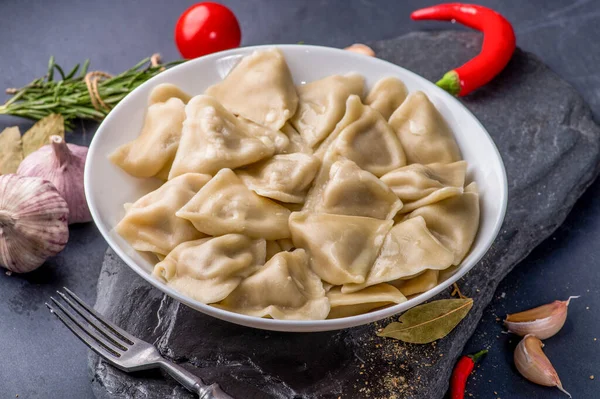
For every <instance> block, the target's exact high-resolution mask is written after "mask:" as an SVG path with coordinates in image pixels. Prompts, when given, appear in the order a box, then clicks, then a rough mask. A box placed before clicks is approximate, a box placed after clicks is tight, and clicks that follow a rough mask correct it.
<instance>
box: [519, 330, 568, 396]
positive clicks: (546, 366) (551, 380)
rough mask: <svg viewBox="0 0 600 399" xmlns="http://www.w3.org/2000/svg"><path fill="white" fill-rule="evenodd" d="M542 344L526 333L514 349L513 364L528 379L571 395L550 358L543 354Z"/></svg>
mask: <svg viewBox="0 0 600 399" xmlns="http://www.w3.org/2000/svg"><path fill="white" fill-rule="evenodd" d="M543 347H544V344H543V343H542V341H540V340H539V338H537V337H535V336H533V335H531V334H528V335H526V336H525V337H524V338H523V339H522V340H521V342H519V345H517V348H516V349H515V355H514V359H515V366H517V370H519V373H521V375H522V376H523V377H525V378H527V379H528V380H529V381H531V382H533V383H535V384H538V385H544V386H547V387H557V388H558V389H560V390H561V392H564V393H565V394H567V395H569V397H571V394H570V393H569V392H567V391H565V389H564V388H563V386H562V383H561V382H560V378H558V374H557V373H556V370H554V367H553V366H552V363H550V360H549V359H548V358H547V357H546V355H545V354H544V351H543V350H542V348H543Z"/></svg>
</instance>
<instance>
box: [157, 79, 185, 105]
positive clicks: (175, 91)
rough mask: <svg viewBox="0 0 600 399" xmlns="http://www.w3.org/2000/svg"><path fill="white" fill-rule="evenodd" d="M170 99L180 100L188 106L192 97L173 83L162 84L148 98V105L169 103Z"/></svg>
mask: <svg viewBox="0 0 600 399" xmlns="http://www.w3.org/2000/svg"><path fill="white" fill-rule="evenodd" d="M170 98H178V99H180V100H181V101H183V103H184V104H187V103H188V102H189V101H190V100H191V99H192V96H190V95H189V94H187V93H186V92H185V91H183V90H181V88H179V86H177V85H174V84H172V83H161V84H159V85H156V86H155V87H154V88H153V89H152V91H150V95H149V96H148V105H152V104H156V103H164V102H167V100H168V99H170Z"/></svg>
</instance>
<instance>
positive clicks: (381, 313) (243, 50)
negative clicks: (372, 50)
mask: <svg viewBox="0 0 600 399" xmlns="http://www.w3.org/2000/svg"><path fill="white" fill-rule="evenodd" d="M274 47H275V48H279V49H281V50H284V52H285V50H291V51H296V50H299V49H304V50H314V51H327V52H333V53H338V54H340V55H342V54H343V56H344V57H350V58H354V57H360V58H361V59H363V57H367V56H365V55H362V54H357V53H352V52H349V51H346V50H342V49H338V48H332V47H327V46H317V45H305V44H265V45H257V46H245V47H238V48H235V49H231V50H226V51H221V52H217V53H213V54H209V55H206V56H203V57H199V58H196V59H193V60H188V61H186V62H185V63H182V64H179V65H176V66H174V67H172V68H169V69H168V70H167V71H165V72H163V73H161V74H159V75H157V76H154V77H152V78H151V79H149V80H147V81H146V82H144V83H143V84H141V85H140V86H139V87H137V88H136V89H134V90H133V91H132V92H131V93H129V94H128V95H127V96H126V97H125V98H123V100H121V101H120V102H119V103H118V104H117V106H116V107H115V108H114V109H113V111H117V110H119V109H120V108H122V107H125V106H126V105H125V104H126V103H127V98H128V97H130V96H131V95H132V94H133V93H135V92H136V91H139V90H144V88H145V87H147V86H151V85H154V84H155V83H154V81H155V79H156V78H157V77H159V76H164V75H165V74H171V73H176V72H172V71H176V70H177V69H179V68H191V67H193V65H195V64H201V63H204V62H209V61H210V60H212V59H218V58H222V57H226V56H231V55H240V54H247V53H248V52H250V51H254V50H263V49H269V48H274ZM368 58H370V59H371V60H372V62H375V63H381V64H385V65H387V66H388V67H391V68H396V69H399V70H401V71H402V72H403V73H404V74H408V75H410V76H412V78H414V79H416V80H417V81H418V82H419V83H420V84H421V83H422V84H423V85H424V86H426V87H427V88H428V90H432V91H433V92H435V93H436V94H437V95H438V96H440V97H441V98H442V100H443V101H444V102H448V103H453V104H455V105H457V106H458V107H460V108H462V109H463V111H464V112H466V114H467V115H468V116H469V117H471V118H472V119H473V120H474V121H475V122H476V124H477V125H478V127H479V128H480V129H481V131H482V132H483V133H484V136H485V137H486V139H487V140H488V141H489V143H490V144H491V145H492V149H493V152H494V153H495V155H496V156H497V159H498V160H499V165H500V172H501V180H502V182H501V183H502V184H501V187H500V194H501V195H500V198H499V202H500V212H499V214H498V217H497V218H496V220H494V226H493V229H492V234H491V236H490V239H489V241H488V242H486V243H485V245H484V246H483V250H482V251H481V253H480V255H478V256H477V257H475V258H473V259H470V262H469V264H468V265H464V264H463V262H461V263H460V264H459V265H458V268H457V271H456V273H454V274H453V275H451V276H450V277H449V278H448V279H447V280H445V281H444V282H442V283H438V284H437V285H436V286H435V287H434V288H432V289H430V290H428V291H426V292H424V293H421V294H419V295H416V296H414V297H413V298H411V299H409V300H407V301H405V302H402V303H399V304H396V305H392V306H388V307H386V308H383V309H379V310H375V311H372V312H368V313H364V314H360V315H356V316H350V317H344V318H339V319H325V320H278V319H267V318H259V317H254V316H248V315H244V314H239V313H234V312H231V311H228V310H224V309H219V308H216V307H214V306H211V305H207V304H204V303H201V302H199V301H196V300H194V299H192V298H189V297H187V296H186V295H184V294H182V293H179V292H178V291H176V290H174V289H173V288H171V287H169V286H167V285H166V284H163V283H162V282H160V281H158V280H156V279H155V278H153V277H152V274H150V273H148V272H147V271H146V270H144V268H142V267H141V266H139V265H138V264H137V263H136V262H135V261H134V260H133V259H131V258H130V257H129V256H128V255H127V254H126V253H125V252H124V251H122V250H121V249H120V248H119V246H118V245H117V244H116V243H114V242H113V239H112V237H111V236H110V230H109V229H108V228H107V226H105V225H104V224H103V223H101V220H102V218H101V217H100V215H99V213H98V211H97V208H96V206H95V204H96V202H95V198H94V197H93V196H92V195H91V194H92V193H91V185H92V183H91V177H90V174H91V169H92V167H91V162H92V161H91V160H92V159H93V158H94V154H95V152H96V149H97V147H98V144H97V143H98V142H99V137H100V136H102V131H103V130H104V129H105V127H106V126H107V125H110V123H111V121H112V119H113V118H116V117H117V116H115V115H117V114H118V112H110V113H109V114H108V116H107V117H106V118H105V119H104V120H103V121H102V123H101V124H100V126H98V128H97V130H96V132H95V134H94V137H93V138H92V140H91V142H90V145H89V149H88V156H87V159H86V163H85V169H84V191H85V197H86V201H87V203H88V207H89V209H90V213H91V215H92V219H93V220H94V223H95V225H96V227H97V228H98V230H99V231H100V233H101V234H102V236H103V238H104V240H105V241H106V242H107V244H108V245H109V247H110V248H111V249H112V250H113V251H114V252H115V253H116V254H117V255H118V256H119V258H120V259H121V260H122V261H123V262H125V264H127V266H129V268H131V269H132V270H133V271H135V272H136V273H137V274H138V275H139V276H140V277H142V278H143V279H144V280H146V281H147V282H148V283H149V284H151V285H152V286H153V287H156V288H157V289H159V290H160V291H162V292H163V293H164V294H167V295H169V296H170V297H172V298H174V299H176V300H178V301H180V302H181V303H183V304H185V305H187V306H189V307H191V308H192V309H194V310H196V311H199V312H202V313H204V314H206V315H209V316H211V317H215V318H218V319H220V320H225V321H228V322H231V323H235V324H239V325H243V326H246V327H253V328H258V329H263V330H270V331H284V332H321V331H332V330H340V329H344V328H350V327H358V326H361V325H364V324H368V323H371V322H374V321H378V320H381V319H384V318H386V317H391V316H393V315H396V314H398V313H402V312H405V311H407V310H409V309H411V308H413V307H414V306H417V305H419V304H421V303H423V302H425V301H427V300H429V299H431V298H432V297H434V296H436V295H437V294H439V293H441V292H442V291H444V290H445V289H447V288H448V287H450V286H451V285H452V284H453V283H455V282H456V281H458V280H459V279H460V278H462V277H463V276H464V275H465V274H467V273H468V272H469V271H470V270H471V269H473V267H475V265H477V263H479V261H480V260H481V259H482V258H483V257H484V256H485V255H486V254H487V253H488V251H489V249H490V247H491V246H492V245H493V243H494V242H495V240H496V238H497V237H498V234H499V232H500V229H501V227H502V224H503V223H504V219H505V216H506V210H507V205H508V179H507V175H506V168H505V166H504V161H503V159H502V156H501V154H500V151H499V150H498V147H497V146H496V144H495V142H494V140H493V139H492V137H491V135H490V134H489V132H488V131H487V129H486V128H485V127H484V126H483V124H482V123H481V121H479V119H478V118H477V117H476V116H475V115H474V114H473V113H472V112H471V111H470V110H469V109H468V108H467V107H466V106H465V105H463V104H462V103H461V102H460V101H459V100H458V99H457V98H455V97H453V96H452V95H450V94H449V93H447V92H446V91H444V90H443V89H441V88H439V87H438V86H436V85H435V84H434V83H432V82H430V81H429V80H427V79H425V78H424V77H422V76H421V75H419V74H417V73H415V72H413V71H411V70H408V69H406V68H404V67H401V66H399V65H396V64H394V63H391V62H389V61H386V60H383V59H380V58H374V57H368Z"/></svg>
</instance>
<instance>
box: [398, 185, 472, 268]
mask: <svg viewBox="0 0 600 399" xmlns="http://www.w3.org/2000/svg"><path fill="white" fill-rule="evenodd" d="M419 216H421V217H423V219H425V223H426V224H427V228H428V229H429V231H431V232H432V233H433V235H434V236H435V237H436V238H437V239H438V240H439V241H440V242H441V243H442V245H444V247H446V248H448V249H450V250H451V251H452V252H453V253H454V260H453V262H452V264H453V265H458V264H459V263H460V262H461V261H462V260H463V258H464V257H465V256H466V255H467V252H469V249H471V245H472V244H473V241H474V240H475V236H476V235H477V229H478V228H479V192H478V189H477V184H476V183H471V184H469V185H468V186H467V187H465V190H464V193H463V194H461V195H455V196H453V197H450V198H447V199H445V200H442V201H439V202H436V203H433V204H430V205H426V206H423V207H421V208H417V209H416V210H414V211H413V212H411V213H409V214H408V216H407V217H408V218H415V217H419Z"/></svg>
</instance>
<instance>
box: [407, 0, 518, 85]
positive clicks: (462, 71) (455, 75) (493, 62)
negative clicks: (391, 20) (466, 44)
mask: <svg viewBox="0 0 600 399" xmlns="http://www.w3.org/2000/svg"><path fill="white" fill-rule="evenodd" d="M410 17H411V18H412V19H414V20H416V21H418V20H424V19H435V20H438V21H452V22H454V21H458V22H460V23H461V24H463V25H466V26H468V27H469V28H473V29H476V30H478V31H481V32H483V45H482V47H481V52H480V53H479V54H478V55H477V56H476V57H475V58H473V59H472V60H470V61H469V62H467V63H466V64H464V65H462V66H460V67H458V68H456V69H453V70H451V71H449V72H447V73H446V74H445V75H444V77H443V78H442V79H440V80H439V81H438V82H437V83H436V84H437V85H438V86H440V87H441V88H442V89H444V90H446V91H447V92H449V93H450V94H452V95H455V96H456V95H458V96H465V95H467V94H469V93H470V92H472V91H473V90H475V89H477V88H479V87H481V86H483V85H484V84H486V83H487V82H489V81H490V80H492V78H494V76H496V75H497V74H499V73H500V71H502V69H504V67H505V66H506V64H508V61H509V60H510V58H511V57H512V54H513V52H514V51H515V47H516V40H515V32H514V31H513V28H512V26H511V24H510V22H508V21H507V20H506V18H504V17H503V16H502V15H500V14H499V13H497V12H496V11H494V10H491V9H489V8H487V7H482V6H478V5H475V4H462V3H449V4H439V5H437V6H432V7H427V8H422V9H420V10H417V11H414V12H413V13H412V14H411V15H410Z"/></svg>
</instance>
